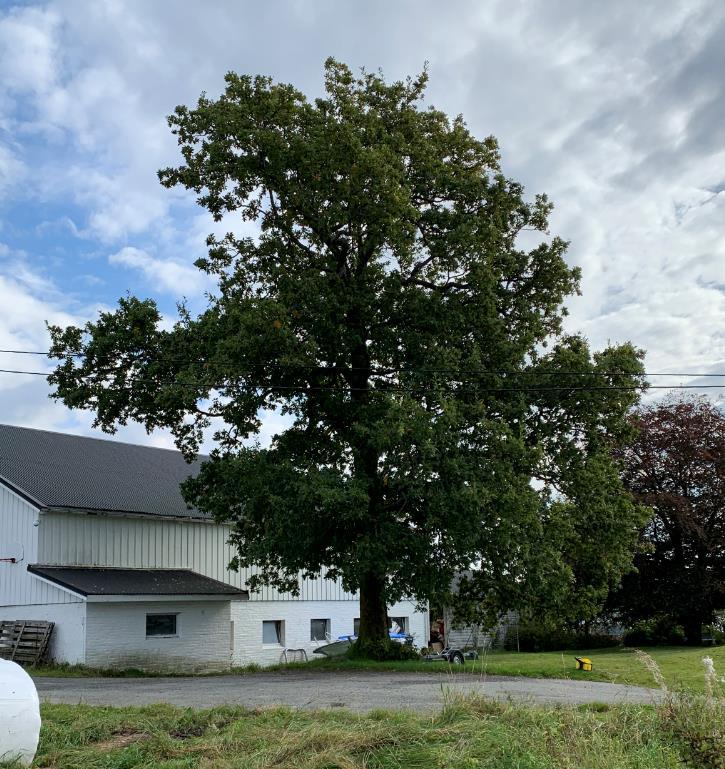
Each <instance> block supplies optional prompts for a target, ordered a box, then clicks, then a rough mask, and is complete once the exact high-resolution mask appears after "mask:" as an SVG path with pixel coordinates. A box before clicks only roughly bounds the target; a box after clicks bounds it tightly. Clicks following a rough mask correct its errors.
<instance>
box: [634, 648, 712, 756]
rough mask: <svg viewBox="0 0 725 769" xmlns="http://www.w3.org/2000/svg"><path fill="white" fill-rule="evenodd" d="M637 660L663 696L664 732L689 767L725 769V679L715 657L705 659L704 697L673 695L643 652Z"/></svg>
mask: <svg viewBox="0 0 725 769" xmlns="http://www.w3.org/2000/svg"><path fill="white" fill-rule="evenodd" d="M637 656H638V658H639V659H640V661H641V662H642V663H643V664H644V665H645V667H646V668H647V669H648V670H649V671H650V672H651V673H652V675H653V677H654V679H655V681H657V684H658V685H659V687H660V689H661V690H662V692H663V694H664V699H663V701H662V703H661V704H660V705H659V706H658V711H659V714H660V719H661V722H662V727H663V729H664V730H665V731H666V732H668V733H669V734H670V735H671V737H672V738H673V739H674V740H675V741H676V742H677V743H678V744H679V746H680V750H681V752H682V756H683V760H684V762H685V765H686V766H690V767H693V768H694V769H725V688H724V687H723V684H725V678H722V677H720V676H718V674H717V671H716V670H715V663H714V662H713V660H712V657H705V658H704V659H703V660H702V662H703V666H704V678H705V686H704V691H705V693H704V694H693V693H692V692H689V691H673V690H671V689H669V688H668V686H667V684H666V682H665V679H664V676H663V675H662V671H661V670H660V668H659V666H658V665H657V663H656V662H655V661H654V659H652V657H651V656H650V655H649V654H647V653H646V652H643V651H638V652H637Z"/></svg>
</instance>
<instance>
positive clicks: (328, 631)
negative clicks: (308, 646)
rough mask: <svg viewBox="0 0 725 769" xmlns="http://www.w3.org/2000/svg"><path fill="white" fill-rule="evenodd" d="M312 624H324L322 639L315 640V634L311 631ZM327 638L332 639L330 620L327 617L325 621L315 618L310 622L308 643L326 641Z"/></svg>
mask: <svg viewBox="0 0 725 769" xmlns="http://www.w3.org/2000/svg"><path fill="white" fill-rule="evenodd" d="M313 622H324V623H325V627H324V630H323V632H322V638H315V633H314V630H313V625H312V623H313ZM328 636H330V637H332V619H331V618H330V617H327V618H326V619H324V618H322V617H315V618H313V619H311V620H310V641H318V642H319V641H327V639H328Z"/></svg>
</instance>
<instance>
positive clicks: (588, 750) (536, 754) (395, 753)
mask: <svg viewBox="0 0 725 769" xmlns="http://www.w3.org/2000/svg"><path fill="white" fill-rule="evenodd" d="M42 715H43V729H42V733H41V744H40V748H39V752H38V755H37V757H36V761H35V763H34V766H36V767H45V768H46V769H51V768H52V769H77V768H78V767H83V768H84V769H130V768H131V767H134V768H137V769H151V768H152V767H153V769H182V768H183V769H197V768H198V769H212V767H213V768H214V769H236V768H237V767H238V768H240V769H241V768H242V767H243V769H262V767H265V768H266V767H276V769H286V768H289V769H292V768H294V769H353V768H357V767H360V768H362V767H366V769H403V768H404V769H431V768H433V767H446V768H447V769H474V767H476V768H477V769H478V768H480V769H486V768H487V767H490V769H494V768H495V769H514V767H515V768H516V769H549V768H551V769H567V768H569V769H625V768H626V769H675V767H680V766H681V765H682V764H681V760H682V759H681V755H680V753H679V752H678V751H679V748H678V746H677V745H676V744H675V743H674V742H673V741H672V739H671V738H670V737H669V736H668V732H667V730H666V729H663V728H662V725H661V723H660V721H659V718H660V717H659V715H658V713H657V711H655V710H654V709H653V708H647V707H635V706H616V707H605V706H598V707H596V706H593V707H582V708H578V709H574V708H569V709H543V708H534V707H514V706H512V705H505V704H500V703H495V702H491V701H487V700H483V699H470V698H469V699H456V698H454V697H451V698H450V699H449V701H448V702H447V704H446V706H445V707H444V708H443V710H442V711H441V712H440V713H439V714H437V715H435V716H433V717H431V716H430V715H427V716H425V715H419V714H413V713H409V712H405V713H402V712H382V711H381V712H374V713H371V714H368V715H357V714H353V713H351V712H349V711H324V712H309V711H307V712H303V711H291V710H283V709H275V710H263V711H252V710H244V709H241V708H217V709H214V710H207V711H192V710H182V709H178V708H173V707H170V706H155V707H147V708H97V707H90V706H84V705H72V706H71V705H45V706H43V713H42Z"/></svg>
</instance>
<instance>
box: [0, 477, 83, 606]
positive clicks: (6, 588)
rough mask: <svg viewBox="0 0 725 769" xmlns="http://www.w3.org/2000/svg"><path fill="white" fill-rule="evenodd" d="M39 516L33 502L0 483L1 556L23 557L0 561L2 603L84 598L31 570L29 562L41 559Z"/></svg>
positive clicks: (25, 604) (29, 603) (0, 604)
mask: <svg viewBox="0 0 725 769" xmlns="http://www.w3.org/2000/svg"><path fill="white" fill-rule="evenodd" d="M41 517H42V516H41ZM37 520H38V511H37V510H36V508H35V507H34V506H33V505H31V504H30V503H29V502H26V501H25V500H24V499H23V498H22V497H20V496H18V495H17V494H15V493H14V492H13V491H10V489H8V488H7V487H6V486H4V485H3V484H0V558H5V557H7V556H9V555H13V556H18V557H19V560H18V562H17V563H3V562H0V607H12V606H27V605H36V604H44V605H45V604H68V603H77V602H78V601H80V600H81V599H80V598H79V597H76V596H74V595H72V594H70V593H68V592H66V591H63V590H59V589H58V588H56V587H54V586H53V585H50V584H48V583H46V582H42V581H41V580H39V579H37V578H36V577H34V576H33V575H32V574H28V564H29V563H38V533H39V528H40V527H39V526H34V525H33V524H34V522H35V521H37ZM11 614H12V612H11ZM5 615H7V612H3V616H2V617H0V618H1V619H6V618H7V619H12V617H6V616H5ZM27 619H30V618H27ZM35 619H42V617H36V618H35Z"/></svg>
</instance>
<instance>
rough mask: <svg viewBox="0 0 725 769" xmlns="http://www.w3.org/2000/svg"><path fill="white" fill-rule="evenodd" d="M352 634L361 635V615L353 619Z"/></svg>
mask: <svg viewBox="0 0 725 769" xmlns="http://www.w3.org/2000/svg"><path fill="white" fill-rule="evenodd" d="M352 634H353V635H354V636H357V635H360V617H355V619H354V620H353V621H352Z"/></svg>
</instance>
